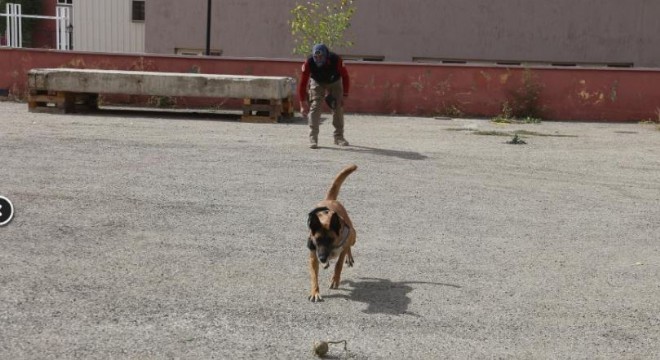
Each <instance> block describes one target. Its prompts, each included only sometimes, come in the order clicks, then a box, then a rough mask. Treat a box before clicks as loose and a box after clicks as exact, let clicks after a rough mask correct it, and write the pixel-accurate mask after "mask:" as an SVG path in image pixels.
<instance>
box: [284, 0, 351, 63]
mask: <svg viewBox="0 0 660 360" xmlns="http://www.w3.org/2000/svg"><path fill="white" fill-rule="evenodd" d="M356 9H357V8H356V6H355V5H354V0H314V1H311V0H310V1H306V2H305V3H304V4H300V3H298V4H297V5H296V7H294V8H293V10H291V16H292V19H291V20H289V25H290V26H291V35H293V41H294V43H295V47H294V49H293V53H294V54H297V55H306V54H309V52H310V51H311V49H312V46H313V45H314V44H319V43H323V44H325V45H327V46H328V47H329V48H331V49H332V48H334V47H350V46H353V42H352V41H349V40H346V39H345V33H346V30H347V29H348V28H349V27H350V26H351V19H352V18H353V14H355V11H356Z"/></svg>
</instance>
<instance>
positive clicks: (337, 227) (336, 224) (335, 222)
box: [330, 213, 341, 235]
mask: <svg viewBox="0 0 660 360" xmlns="http://www.w3.org/2000/svg"><path fill="white" fill-rule="evenodd" d="M330 230H332V231H334V232H335V233H336V234H337V235H339V232H340V231H341V220H340V219H339V215H337V213H333V214H332V218H330Z"/></svg>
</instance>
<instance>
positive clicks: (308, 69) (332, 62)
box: [298, 44, 350, 149]
mask: <svg viewBox="0 0 660 360" xmlns="http://www.w3.org/2000/svg"><path fill="white" fill-rule="evenodd" d="M310 78H311V79H310ZM308 83H309V87H308ZM349 85H350V84H349V78H348V72H347V71H346V68H345V67H344V62H343V61H342V59H341V57H340V56H339V55H337V54H335V53H333V52H330V50H329V49H328V47H327V46H325V45H323V44H317V45H314V47H313V48H312V56H310V57H309V58H307V60H306V61H305V63H304V64H303V66H302V76H301V78H300V82H299V83H298V97H299V99H300V112H301V113H302V115H303V116H308V123H309V127H310V129H311V130H310V133H309V147H310V148H312V149H316V148H318V142H319V139H318V136H319V124H320V122H321V106H322V104H323V102H324V101H325V102H326V103H327V104H328V106H329V107H330V108H331V109H332V125H334V127H335V132H334V137H335V144H336V145H339V146H348V141H346V139H345V138H344V99H345V98H346V97H347V96H348V90H349ZM308 90H309V92H307V91H308ZM308 96H309V99H308Z"/></svg>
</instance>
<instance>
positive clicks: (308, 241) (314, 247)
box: [307, 238, 316, 251]
mask: <svg viewBox="0 0 660 360" xmlns="http://www.w3.org/2000/svg"><path fill="white" fill-rule="evenodd" d="M307 248H308V249H309V250H312V251H314V250H316V245H314V242H313V241H312V239H311V238H309V239H307Z"/></svg>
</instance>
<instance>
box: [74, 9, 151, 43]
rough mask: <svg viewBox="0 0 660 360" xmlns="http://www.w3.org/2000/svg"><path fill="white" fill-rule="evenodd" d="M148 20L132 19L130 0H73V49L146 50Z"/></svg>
mask: <svg viewBox="0 0 660 360" xmlns="http://www.w3.org/2000/svg"><path fill="white" fill-rule="evenodd" d="M144 41H145V22H133V21H131V1H129V0H74V1H73V48H74V49H75V50H80V51H98V52H123V53H143V52H144V50H145V46H144V44H145V42H144Z"/></svg>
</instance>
